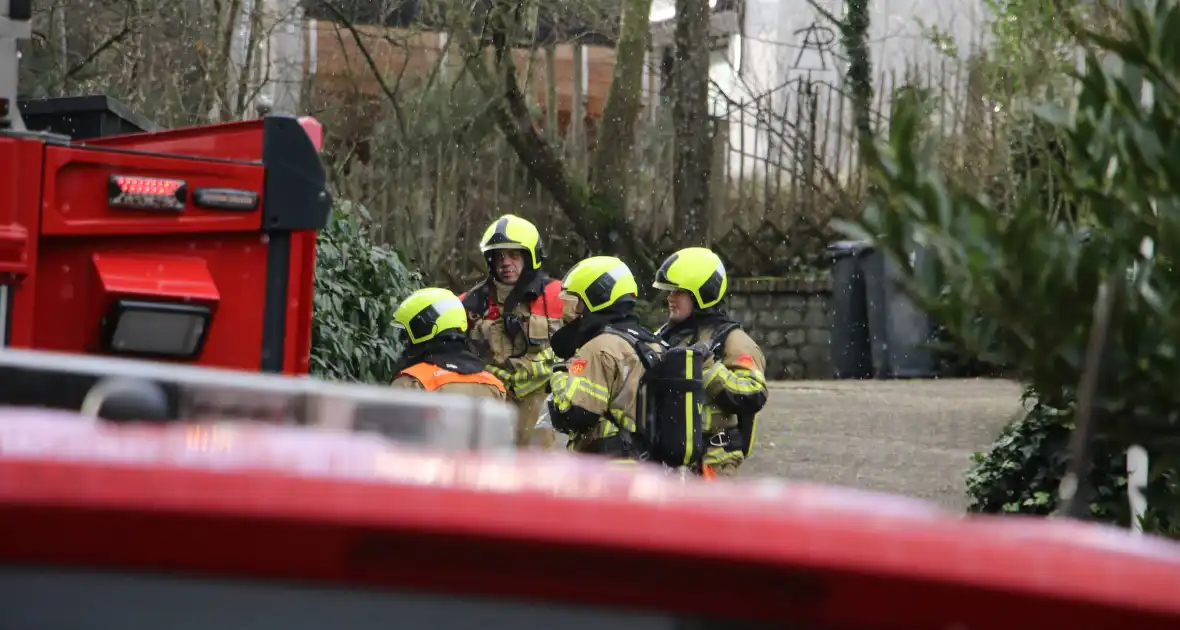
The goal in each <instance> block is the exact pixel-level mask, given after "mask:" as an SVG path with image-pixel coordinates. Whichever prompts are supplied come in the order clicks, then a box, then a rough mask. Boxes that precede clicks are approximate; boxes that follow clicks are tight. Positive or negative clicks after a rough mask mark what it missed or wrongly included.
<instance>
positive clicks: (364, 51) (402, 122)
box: [321, 0, 408, 136]
mask: <svg viewBox="0 0 1180 630" xmlns="http://www.w3.org/2000/svg"><path fill="white" fill-rule="evenodd" d="M321 4H322V5H323V6H324V7H326V8H327V9H328V11H329V12H331V13H332V16H333V17H334V18H335V19H336V20H337V21H338V22H339V23H340V24H341V25H342V26H344V28H345V29H346V30H348V32H349V33H350V34H351V35H352V39H353V41H354V42H356V46H357V49H358V50H360V52H361V56H362V57H364V58H365V63H366V64H368V66H369V70H370V71H371V72H372V73H373V78H374V79H376V81H377V85H378V86H379V87H380V88H381V92H382V93H383V94H385V98H386V99H387V100H388V101H389V107H390V109H391V110H392V111H393V116H394V121H395V122H396V123H397V127H398V130H399V131H400V132H402V135H403V136H404V135H405V133H406V117H405V114H403V113H402V109H401V103H400V102H399V101H398V98H397V94H396V93H395V92H394V91H393V88H391V87H389V84H388V83H387V82H386V81H385V77H384V76H382V74H381V70H380V68H378V67H377V62H376V61H375V60H374V59H373V55H372V54H370V53H369V49H368V47H367V46H365V43H364V41H362V39H361V34H360V31H358V30H357V27H356V25H355V24H353V23H352V21H351V20H349V19H348V17H346V16H345V15H344V13H343V12H342V11H340V9H338V8H336V5H334V4H332V2H330V1H329V0H324V1H323V2H322V3H321ZM407 65H408V64H407ZM403 71H404V68H403Z"/></svg>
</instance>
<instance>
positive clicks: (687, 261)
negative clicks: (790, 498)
mask: <svg viewBox="0 0 1180 630" xmlns="http://www.w3.org/2000/svg"><path fill="white" fill-rule="evenodd" d="M652 286H654V287H655V288H657V289H660V290H663V291H668V322H667V323H666V324H664V325H663V326H662V327H661V328H660V329H659V330H658V331H656V335H657V336H659V338H660V339H661V340H662V341H664V342H665V343H667V344H668V345H669V346H687V347H694V348H696V349H697V350H698V351H699V352H702V353H704V354H705V355H706V356H707V358H706V363H705V366H704V381H705V405H704V409H703V411H704V431H705V439H706V441H707V451H706V455H705V460H704V474H705V476H706V477H709V476H713V475H717V476H723V477H724V476H733V475H735V474H736V473H737V470H738V467H739V466H741V464H742V462H743V461H744V460H745V458H746V457H749V455H750V452H751V449H752V447H753V446H754V431H755V428H756V426H757V418H758V412H759V411H761V410H762V407H763V406H765V405H766V398H767V391H766V377H765V376H764V375H763V374H764V370H765V368H766V361H765V358H764V357H763V354H762V349H761V348H759V347H758V344H757V343H755V342H754V340H753V339H751V338H750V335H748V334H747V333H746V331H744V330H742V328H741V325H740V324H738V323H737V322H736V321H735V320H733V319H732V318H731V317H730V316H729V314H728V313H727V312H726V310H725V306H724V299H725V292H726V289H727V288H728V278H727V277H726V274H725V265H724V264H723V263H722V262H721V259H720V258H719V257H718V256H717V254H715V253H713V252H712V251H711V250H708V249H706V248H704V247H689V248H687V249H682V250H680V251H678V252H676V253H675V254H672V255H671V256H669V257H668V259H667V260H665V261H664V263H663V265H661V266H660V268H659V270H658V271H657V272H656V279H655V282H654V283H653V284H652Z"/></svg>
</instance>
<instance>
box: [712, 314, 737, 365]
mask: <svg viewBox="0 0 1180 630" xmlns="http://www.w3.org/2000/svg"><path fill="white" fill-rule="evenodd" d="M741 327H742V325H741V324H739V323H737V322H725V323H724V324H721V325H720V326H718V327H717V329H716V330H714V331H713V338H712V339H710V340H709V351H710V352H711V353H712V354H713V358H714V359H715V360H717V361H720V360H721V357H722V355H723V354H724V352H725V340H726V339H727V338H728V337H729V333H731V332H733V331H735V330H738V329H740V328H741Z"/></svg>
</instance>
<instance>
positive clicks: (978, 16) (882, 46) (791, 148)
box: [711, 0, 986, 178]
mask: <svg viewBox="0 0 1180 630" xmlns="http://www.w3.org/2000/svg"><path fill="white" fill-rule="evenodd" d="M816 4H818V5H819V6H821V7H823V8H825V9H826V10H827V11H829V12H831V13H832V14H834V15H837V16H840V17H842V16H843V11H844V6H843V5H844V2H843V0H816ZM871 7H872V15H871V28H870V42H869V45H870V48H871V54H872V61H873V76H874V87H875V88H877V89H878V91H880V92H884V94H877V95H875V97H876V103H875V106H876V107H877V108H878V109H879V111H882V112H887V111H888V110H889V99H888V92H889V91H891V89H892V87H893V85H891V84H890V83H892V81H893V80H894V79H896V81H897V82H898V83H900V82H901V81H902V80H903V79H904V77H905V76H906V72H907V69H909V68H912V67H917V68H918V70H919V72H921V73H928V72H929V70H931V69H933V70H934V71H936V72H939V73H942V72H946V73H947V74H948V75H949V76H950V77H951V78H952V79H953V77H955V76H958V77H960V78H961V79H965V73H963V72H958V73H957V74H956V73H955V72H954V71H953V68H949V67H950V66H953V65H954V64H955V63H956V61H955V60H953V59H949V58H948V57H947V56H946V55H944V54H941V53H940V52H939V51H937V50H935V47H934V46H933V45H932V44H931V41H930V33H931V31H937V32H938V33H941V34H944V35H948V36H950V37H951V38H952V39H953V40H954V41H955V42H956V44H957V47H958V49H959V51H960V59H962V58H963V57H965V56H966V54H967V53H969V52H970V51H971V50H972V49H973V48H976V47H978V46H979V44H980V42H982V41H983V37H984V31H985V28H986V23H985V18H986V13H985V9H984V6H983V1H982V0H874V2H873V3H872V5H871ZM743 27H744V36H743V37H734V38H733V39H732V40H731V43H730V51H729V63H727V62H725V61H723V60H720V59H717V60H715V63H714V65H713V68H712V69H711V75H712V79H713V81H714V83H715V84H717V85H719V86H722V89H723V90H724V91H725V92H726V95H727V97H728V98H726V99H719V100H718V104H717V109H715V112H716V113H717V114H718V115H721V114H723V112H724V110H725V109H726V108H725V106H724V104H723V103H722V102H721V101H722V100H724V101H728V102H733V101H742V102H745V103H747V106H746V107H745V108H744V112H743V113H744V120H743V116H742V115H741V114H739V113H738V112H736V111H731V112H730V129H729V131H730V134H729V135H730V158H729V169H730V176H731V177H734V178H736V177H738V176H739V175H741V176H749V175H751V174H759V173H764V172H766V170H767V168H768V161H769V166H770V167H771V168H773V167H775V166H776V165H777V166H778V167H779V168H786V169H789V168H790V164H791V163H792V162H793V161H794V160H796V159H797V158H798V157H799V156H800V155H801V154H803V153H804V152H813V153H815V154H816V158H817V159H819V160H822V161H823V162H824V165H825V166H826V167H827V168H828V169H830V170H832V171H833V172H836V173H846V172H847V171H848V170H849V167H850V166H851V164H850V163H849V159H848V156H849V155H850V154H851V153H850V152H851V151H852V149H851V144H850V143H851V138H850V136H849V135H848V132H849V131H850V126H851V108H850V106H849V105H848V103H847V100H846V99H842V98H840V95H841V94H842V91H843V79H842V74H843V71H844V68H845V65H846V61H845V55H844V50H843V46H842V44H841V42H840V38H839V32H838V30H837V29H836V28H835V27H834V26H831V23H830V21H829V20H827V19H826V18H824V17H823V16H822V15H820V14H819V13H818V12H817V11H816V10H815V8H814V7H813V6H812V5H811V4H810V3H809V2H808V1H807V0H746V15H745V23H744V25H743ZM882 76H886V77H887V78H886V83H885V84H884V85H883V84H882V82H881V78H882ZM943 83H945V80H944V81H943ZM943 87H944V89H950V88H951V86H946V85H943ZM811 105H813V106H814V107H815V108H816V112H815V118H816V122H815V126H816V128H817V129H816V133H815V146H814V147H813V148H812V147H811V145H810V140H811V138H810V134H809V133H807V131H808V130H807V126H808V124H809V118H810V116H804V117H803V120H801V121H800V120H798V118H797V117H798V116H799V113H800V107H801V106H802V108H803V110H804V112H806V111H808V107H809V106H811ZM829 119H831V122H828V121H829ZM796 122H799V123H802V128H800V127H799V126H798V125H796V124H795V123H796ZM837 149H838V150H837Z"/></svg>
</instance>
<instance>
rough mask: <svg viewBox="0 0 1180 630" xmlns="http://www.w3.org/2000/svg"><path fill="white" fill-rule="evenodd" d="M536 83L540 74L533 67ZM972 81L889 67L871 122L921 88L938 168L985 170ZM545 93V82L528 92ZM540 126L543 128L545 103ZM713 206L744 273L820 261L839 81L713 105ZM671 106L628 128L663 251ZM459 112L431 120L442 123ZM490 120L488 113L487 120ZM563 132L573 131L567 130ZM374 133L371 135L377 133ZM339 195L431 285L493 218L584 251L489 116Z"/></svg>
mask: <svg viewBox="0 0 1180 630" xmlns="http://www.w3.org/2000/svg"><path fill="white" fill-rule="evenodd" d="M533 80H544V73H537V74H534V75H533ZM976 83H977V82H976V81H974V80H973V79H972V77H971V76H969V74H968V73H967V72H966V70H964V69H963V67H962V66H961V65H958V64H956V65H954V66H952V65H950V64H944V65H942V66H938V67H935V66H927V67H924V68H914V69H912V70H911V71H910V72H908V73H907V76H904V77H902V76H897V75H894V74H886V75H882V76H880V77H879V79H878V80H877V82H876V83H875V85H874V88H875V90H876V94H877V99H878V100H877V103H876V104H875V113H876V115H877V116H876V121H877V124H878V126H881V125H883V124H885V122H886V121H887V120H888V113H887V112H888V110H889V107H890V102H891V95H892V94H893V93H895V91H896V90H898V89H901V88H903V87H908V88H911V89H921V90H923V91H924V92H925V93H926V94H927V98H928V102H929V103H931V111H932V116H931V123H932V129H931V133H933V134H935V135H936V136H937V137H938V138H941V139H942V140H943V142H942V148H943V152H942V153H943V159H944V164H945V165H947V166H949V167H951V168H954V169H958V170H966V171H970V172H973V173H976V174H977V176H980V177H984V176H986V172H988V171H989V170H991V169H994V168H996V164H998V162H997V161H996V160H993V159H991V158H990V157H988V156H991V155H992V154H993V153H995V152H993V151H990V149H989V147H995V146H998V144H999V143H1001V142H1003V138H1002V137H1001V136H1002V135H1003V134H1002V133H1000V127H1001V125H1002V123H1003V122H1004V121H1003V115H1004V114H1003V112H1004V111H1006V110H1005V109H1004V108H999V107H994V106H991V105H989V104H987V103H984V102H983V99H982V97H981V96H980V95H979V94H977V93H976V92H975V87H973V86H974V85H975V84H976ZM526 92H527V93H529V94H530V95H542V96H538V99H539V100H540V99H543V95H544V94H545V93H546V90H544V89H536V88H531V89H528V90H526ZM536 105H537V111H538V114H537V119H536V121H537V126H538V127H539V128H540V127H543V126H544V124H545V119H546V117H545V115H544V102H543V101H541V102H539V103H536ZM715 111H717V112H718V113H719V114H720V115H719V116H717V117H716V119H715V131H716V133H715V134H714V138H715V143H714V146H715V147H716V162H715V164H716V167H715V168H714V177H713V181H712V196H713V200H714V203H713V208H712V213H711V216H710V217H709V220H708V222H707V236H706V242H705V243H704V245H707V246H711V247H713V248H714V249H716V250H717V251H718V252H719V253H720V254H721V255H722V257H723V258H725V259H726V261H727V263H728V264H729V266H730V268H731V270H732V271H731V273H733V274H735V275H740V276H774V275H783V274H785V273H789V272H791V271H795V270H798V269H800V268H806V267H809V266H812V265H814V264H816V263H817V262H818V261H819V260H820V258H821V256H822V250H823V247H824V246H825V245H826V244H828V243H829V242H830V241H831V240H833V239H835V238H837V236H836V235H835V234H834V233H833V232H832V230H831V227H830V223H831V220H832V219H833V218H835V217H841V216H848V215H850V214H852V213H855V212H857V211H858V210H859V208H860V204H861V202H862V198H863V195H862V192H863V188H864V186H863V178H862V177H861V174H860V170H859V168H858V166H857V163H856V157H855V156H856V147H855V143H854V142H853V141H852V135H851V133H850V132H851V107H850V106H849V104H848V100H847V99H846V98H845V97H844V95H843V93H842V92H841V90H840V88H839V86H833V85H830V84H827V83H821V82H814V81H810V80H808V79H806V78H801V79H796V80H794V81H793V82H792V83H790V84H788V85H784V86H782V87H781V88H780V89H779V90H776V91H775V92H774V93H772V94H767V95H763V96H760V97H758V98H754V99H748V100H745V101H743V102H725V103H724V104H722V105H719V109H718V110H715ZM669 112H670V109H667V108H665V109H659V108H656V109H653V110H652V111H649V112H648V115H645V116H644V117H643V121H642V123H641V125H640V128H639V130H638V133H637V138H636V146H635V163H634V166H635V168H634V169H633V171H632V179H631V181H630V190H629V197H628V203H627V208H626V215H627V220H628V221H629V222H630V224H631V227H632V229H633V230H635V231H636V232H637V233H638V234H639V235H641V236H642V238H643V239H644V240H645V241H646V242H648V243H650V244H653V246H654V249H655V250H656V251H657V252H658V253H661V254H662V253H666V252H670V251H672V250H674V249H677V248H679V247H685V246H689V245H694V244H697V243H688V242H685V241H684V240H683V239H682V238H681V237H680V235H679V232H678V230H677V227H676V225H675V224H674V221H673V207H672V206H673V203H672V147H673V137H672V134H671V126H670V124H669V121H668V119H667V117H668V115H669ZM459 122H460V121H441V120H440V121H436V122H435V123H433V124H436V125H438V126H440V127H447V126H449V125H455V124H459ZM485 123H486V121H485ZM563 128H566V129H568V127H564V126H563ZM550 138H551V142H553V143H554V145H555V146H558V147H559V148H560V150H561V151H563V153H564V156H565V159H566V162H567V165H568V167H569V169H570V170H571V172H573V173H584V171H585V165H586V164H587V163H588V151H589V150H590V149H589V148H587V146H586V145H587V142H586V141H585V138H578V137H571V136H569V135H566V136H564V137H559V136H558V134H557V133H556V132H553V131H552V130H551V132H550ZM375 141H379V138H377V137H375ZM335 185H336V187H337V193H338V194H339V195H342V196H344V197H346V198H349V199H352V200H354V201H356V202H359V203H362V204H364V205H365V206H366V207H368V208H369V209H370V211H371V213H372V214H373V216H375V217H377V221H378V223H379V225H378V226H377V227H376V228H375V229H376V230H377V235H378V236H379V238H380V239H382V240H383V241H385V242H387V243H389V244H390V245H392V246H394V247H396V248H397V249H398V250H399V251H401V252H402V253H403V254H404V255H405V256H406V257H407V258H408V260H409V261H410V264H413V265H415V266H417V267H418V268H419V269H421V270H422V272H423V273H424V275H425V276H426V277H427V278H429V279H430V280H431V281H435V282H440V283H446V284H448V285H457V284H461V283H462V282H465V281H467V280H468V279H470V278H471V277H472V276H473V275H474V274H477V273H479V272H480V270H481V269H482V268H483V262H482V258H481V256H480V255H479V252H478V239H479V237H480V235H481V234H482V232H483V230H484V229H485V227H486V226H487V224H488V223H489V222H490V221H491V220H492V219H493V218H494V217H495V216H497V215H499V214H502V213H508V212H511V213H515V214H519V215H522V216H525V217H527V218H529V219H530V220H532V221H534V222H535V223H536V224H537V225H538V227H539V228H540V230H541V232H542V234H543V235H544V238H545V240H546V245H547V248H548V250H549V253H550V264H549V265H548V267H549V269H550V272H551V273H553V274H560V273H561V272H562V270H563V269H564V268H566V267H567V266H568V265H569V264H571V263H572V262H574V261H576V260H577V259H578V258H579V257H582V256H585V255H588V254H591V253H596V252H587V251H586V250H585V248H584V245H583V244H582V243H581V242H580V241H579V239H578V238H577V237H576V236H574V235H573V233H572V231H571V230H570V227H569V222H568V220H567V219H566V217H565V216H564V214H563V211H562V210H561V209H560V208H558V207H556V205H555V204H554V203H553V202H552V201H551V200H550V199H549V197H548V195H547V194H546V193H545V191H544V190H543V189H541V187H540V186H538V184H537V182H535V181H534V180H533V179H532V178H531V177H530V176H529V175H528V173H527V172H526V170H525V169H524V168H523V166H522V165H521V164H520V162H519V160H518V159H517V157H516V155H515V153H514V152H513V151H512V149H511V148H510V147H509V146H508V145H507V144H506V142H505V141H504V140H503V138H502V136H501V135H500V134H499V133H498V132H497V131H496V130H495V129H494V128H491V127H489V126H488V125H487V124H485V125H484V126H483V127H481V128H479V129H478V130H477V131H473V132H472V133H467V134H465V135H463V136H461V137H460V136H455V135H447V134H445V133H441V134H439V135H438V139H437V140H436V141H433V142H422V143H418V144H416V145H415V146H414V147H412V148H406V147H404V146H403V147H402V148H400V149H398V150H389V151H384V152H381V153H380V154H378V153H374V154H373V156H372V157H371V159H369V160H368V161H367V163H359V162H355V161H354V162H353V163H351V164H350V165H349V167H348V169H347V170H342V171H341V172H339V173H337V176H336V177H335Z"/></svg>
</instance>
